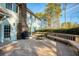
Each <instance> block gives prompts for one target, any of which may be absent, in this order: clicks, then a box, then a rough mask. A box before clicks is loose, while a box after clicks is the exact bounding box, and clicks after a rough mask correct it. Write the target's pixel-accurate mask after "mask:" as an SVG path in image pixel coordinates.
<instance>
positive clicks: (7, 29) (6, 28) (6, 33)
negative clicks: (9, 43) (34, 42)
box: [4, 25, 11, 41]
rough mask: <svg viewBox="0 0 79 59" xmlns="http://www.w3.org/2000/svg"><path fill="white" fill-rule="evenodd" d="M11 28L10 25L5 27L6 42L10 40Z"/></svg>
mask: <svg viewBox="0 0 79 59" xmlns="http://www.w3.org/2000/svg"><path fill="white" fill-rule="evenodd" d="M10 30H11V27H10V25H4V40H5V41H6V40H10V32H11V31H10Z"/></svg>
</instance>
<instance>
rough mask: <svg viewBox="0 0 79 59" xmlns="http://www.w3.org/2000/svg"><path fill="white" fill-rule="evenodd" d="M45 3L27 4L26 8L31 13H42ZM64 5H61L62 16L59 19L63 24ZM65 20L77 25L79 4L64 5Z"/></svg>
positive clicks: (78, 21)
mask: <svg viewBox="0 0 79 59" xmlns="http://www.w3.org/2000/svg"><path fill="white" fill-rule="evenodd" d="M46 5H47V3H27V7H28V8H29V9H30V10H31V11H32V12H33V13H37V12H44V10H45V8H46ZM64 6H65V5H64V4H61V9H62V13H61V14H62V16H61V17H60V22H61V23H62V22H64V21H65V18H64ZM66 17H67V18H66V19H67V21H69V22H73V23H78V24H79V4H77V3H74V4H73V3H72V4H67V5H66Z"/></svg>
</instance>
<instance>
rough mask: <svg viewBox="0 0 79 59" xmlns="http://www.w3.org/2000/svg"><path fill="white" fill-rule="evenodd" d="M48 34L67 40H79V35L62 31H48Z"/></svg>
mask: <svg viewBox="0 0 79 59" xmlns="http://www.w3.org/2000/svg"><path fill="white" fill-rule="evenodd" d="M47 35H52V36H56V37H61V38H64V39H67V40H72V41H75V42H79V35H72V34H62V33H48V34H47Z"/></svg>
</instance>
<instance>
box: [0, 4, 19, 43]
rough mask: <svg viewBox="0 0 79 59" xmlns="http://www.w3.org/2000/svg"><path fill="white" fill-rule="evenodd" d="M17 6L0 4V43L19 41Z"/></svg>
mask: <svg viewBox="0 0 79 59" xmlns="http://www.w3.org/2000/svg"><path fill="white" fill-rule="evenodd" d="M17 11H18V9H17V6H16V4H12V3H0V42H1V43H3V42H6V41H11V42H13V41H16V39H17V23H18V17H17Z"/></svg>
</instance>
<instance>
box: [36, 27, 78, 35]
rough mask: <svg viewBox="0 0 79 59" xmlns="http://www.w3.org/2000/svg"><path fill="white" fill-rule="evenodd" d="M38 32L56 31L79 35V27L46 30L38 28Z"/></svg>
mask: <svg viewBox="0 0 79 59" xmlns="http://www.w3.org/2000/svg"><path fill="white" fill-rule="evenodd" d="M36 32H54V33H66V34H75V35H79V28H71V29H44V30H37V31H36Z"/></svg>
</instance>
